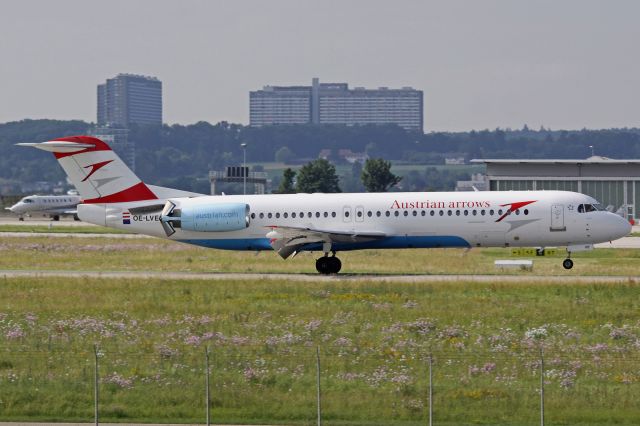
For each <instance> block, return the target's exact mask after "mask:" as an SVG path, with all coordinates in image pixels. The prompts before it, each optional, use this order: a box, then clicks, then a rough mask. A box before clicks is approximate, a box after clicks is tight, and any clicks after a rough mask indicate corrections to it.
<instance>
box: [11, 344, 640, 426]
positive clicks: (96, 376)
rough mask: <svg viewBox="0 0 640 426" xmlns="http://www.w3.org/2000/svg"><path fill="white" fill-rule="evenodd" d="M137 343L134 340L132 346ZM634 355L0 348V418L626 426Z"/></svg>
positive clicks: (636, 415) (631, 417)
mask: <svg viewBox="0 0 640 426" xmlns="http://www.w3.org/2000/svg"><path fill="white" fill-rule="evenodd" d="M142 345H143V346H144V343H142ZM639 378H640V356H639V354H637V353H620V352H613V353H612V352H598V353H588V354H575V353H574V354H570V353H553V352H549V353H545V352H543V351H542V350H541V349H535V350H533V349H532V350H528V351H523V352H522V353H519V354H514V353H513V351H511V352H509V354H506V353H504V354H501V353H488V352H484V353H470V352H465V353H462V352H459V353H458V352H445V351H440V352H437V351H436V352H429V351H426V350H425V351H424V352H422V353H419V354H418V355H416V352H415V351H412V352H411V355H410V356H408V355H407V354H404V353H403V352H393V351H386V352H381V353H372V352H369V353H367V354H362V353H361V352H360V351H358V350H356V349H354V348H351V347H338V346H335V345H332V346H327V347H319V348H316V347H303V348H300V347H288V348H287V347H279V348H272V347H269V346H246V347H225V346H218V347H213V346H212V347H207V348H205V347H202V346H201V347H198V348H194V349H193V350H192V351H188V352H180V353H178V352H177V351H173V350H171V349H169V348H160V349H157V348H154V350H153V351H140V352H130V351H119V350H118V348H109V349H105V348H100V347H88V348H86V351H81V352H78V351H74V352H71V351H66V350H59V349H56V348H39V349H26V348H16V347H12V348H0V418H2V419H3V420H10V419H50V420H67V421H89V420H92V419H93V420H95V421H96V423H97V422H98V420H105V421H107V420H108V421H125V420H127V421H139V422H192V423H253V422H261V423H274V424H332V423H340V424H344V423H352V424H463V423H480V424H482V423H486V424H532V425H533V424H544V423H545V420H546V421H547V423H548V424H552V423H560V422H563V423H570V424H572V423H579V422H587V423H589V422H593V423H594V424H599V423H604V422H612V423H613V422H618V423H629V424H634V422H635V423H636V424H637V423H638V422H640V409H639V408H638V404H637V398H638V395H639V392H638V391H640V385H639V384H638V382H639Z"/></svg>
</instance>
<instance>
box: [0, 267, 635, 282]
mask: <svg viewBox="0 0 640 426" xmlns="http://www.w3.org/2000/svg"><path fill="white" fill-rule="evenodd" d="M0 277H4V278H18V277H30V278H55V277H57V278H60V277H62V278H100V279H131V278H134V279H136V278H137V279H140V278H142V279H153V280H201V281H234V280H247V281H248V280H251V281H256V280H257V281H263V280H272V281H303V282H318V283H335V282H347V281H348V282H354V281H356V282H360V281H361V282H365V281H366V282H371V281H377V282H394V283H398V282H400V283H402V282H405V283H430V282H460V281H464V282H478V283H510V282H539V283H549V282H553V283H563V282H565V283H585V284H588V283H635V282H640V275H636V276H616V275H587V276H584V275H571V273H567V275H528V274H526V273H523V274H518V275H514V274H512V275H508V274H496V275H489V274H487V275H471V274H469V275H401V274H397V275H389V274H380V275H376V274H338V275H320V274H279V273H272V274H265V273H226V272H219V273H218V272H167V271H61V270H42V271H34V270H10V269H6V270H0Z"/></svg>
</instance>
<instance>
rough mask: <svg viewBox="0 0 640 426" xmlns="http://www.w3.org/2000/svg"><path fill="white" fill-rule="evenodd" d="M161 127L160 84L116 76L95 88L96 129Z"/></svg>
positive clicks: (145, 79) (151, 80)
mask: <svg viewBox="0 0 640 426" xmlns="http://www.w3.org/2000/svg"><path fill="white" fill-rule="evenodd" d="M131 123H136V124H157V125H162V82H161V81H160V80H158V79H157V78H155V77H147V76H142V75H133V74H118V75H117V76H116V77H114V78H110V79H108V80H107V81H106V83H104V84H99V85H98V126H112V127H121V128H122V127H124V128H126V127H128V126H129V124H131Z"/></svg>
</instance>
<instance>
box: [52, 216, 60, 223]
mask: <svg viewBox="0 0 640 426" xmlns="http://www.w3.org/2000/svg"><path fill="white" fill-rule="evenodd" d="M52 219H53V220H54V221H56V222H57V221H59V220H60V216H58V215H55V216H53V217H52Z"/></svg>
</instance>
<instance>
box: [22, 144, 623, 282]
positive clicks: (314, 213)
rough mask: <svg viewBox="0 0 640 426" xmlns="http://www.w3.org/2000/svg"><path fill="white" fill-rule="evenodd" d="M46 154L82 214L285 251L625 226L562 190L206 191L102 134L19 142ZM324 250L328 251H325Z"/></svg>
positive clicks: (207, 241)
mask: <svg viewBox="0 0 640 426" xmlns="http://www.w3.org/2000/svg"><path fill="white" fill-rule="evenodd" d="M18 145H22V146H32V147H35V148H39V149H42V150H45V151H51V152H53V153H54V155H55V157H56V158H57V159H58V162H59V163H60V165H61V166H62V168H63V169H64V171H65V172H66V173H67V175H68V176H69V179H70V180H71V182H72V183H73V184H74V185H75V187H76V188H77V189H78V191H79V193H80V195H81V196H82V198H83V199H84V202H83V203H82V204H79V205H78V216H79V217H80V218H81V219H82V220H83V221H85V222H89V223H94V224H97V225H102V226H107V227H112V228H117V229H125V230H130V231H134V232H137V233H141V234H147V235H152V236H156V237H160V238H168V239H170V240H173V241H179V242H183V243H188V244H195V245H199V246H203V247H210V248H217V249H226V250H247V251H250V250H251V251H257V250H275V251H276V252H277V253H278V254H279V255H280V256H281V257H283V258H285V259H286V258H288V257H289V256H291V255H295V254H297V253H299V252H301V251H321V252H322V253H324V256H322V257H320V258H319V259H318V260H317V261H316V269H317V270H318V272H320V273H322V274H330V273H338V272H339V271H340V268H341V262H340V260H339V259H338V258H337V257H336V256H335V254H336V252H338V251H343V250H359V249H391V248H396V249H397V248H433V247H465V248H471V247H548V246H566V247H567V253H568V256H567V258H566V259H565V260H564V262H563V266H564V267H565V268H566V269H571V268H572V267H573V261H572V260H571V258H570V257H571V253H573V252H576V251H583V250H590V249H592V248H593V244H594V243H600V242H605V241H611V240H614V239H617V238H621V237H623V236H625V235H627V234H629V232H630V231H631V226H630V224H629V223H628V222H627V221H625V220H624V219H623V218H621V217H620V216H618V215H616V214H613V213H610V212H607V211H604V210H603V209H602V208H601V207H600V205H599V204H598V202H597V201H596V200H594V199H593V198H591V197H589V196H587V195H583V194H578V193H575V192H565V191H496V192H431V193H429V192H403V193H364V194H281V195H229V196H209V195H203V194H196V193H190V192H186V191H180V190H175V189H170V188H163V187H158V186H153V185H147V184H145V183H144V182H142V181H141V180H140V179H139V178H138V177H137V176H136V175H135V174H134V173H133V172H132V171H131V170H130V169H129V168H128V167H127V166H126V165H125V164H124V162H122V160H121V159H120V158H119V157H118V156H117V155H116V154H115V153H114V152H113V151H112V150H111V148H109V146H108V145H107V144H106V143H104V142H103V141H101V140H99V139H96V138H92V137H88V136H74V137H64V138H60V139H55V140H53V141H48V142H41V143H21V144H18ZM330 254H332V256H330Z"/></svg>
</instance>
